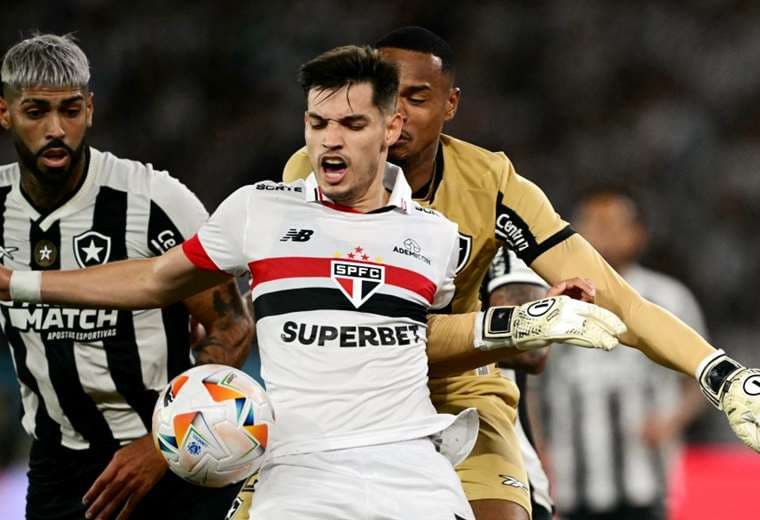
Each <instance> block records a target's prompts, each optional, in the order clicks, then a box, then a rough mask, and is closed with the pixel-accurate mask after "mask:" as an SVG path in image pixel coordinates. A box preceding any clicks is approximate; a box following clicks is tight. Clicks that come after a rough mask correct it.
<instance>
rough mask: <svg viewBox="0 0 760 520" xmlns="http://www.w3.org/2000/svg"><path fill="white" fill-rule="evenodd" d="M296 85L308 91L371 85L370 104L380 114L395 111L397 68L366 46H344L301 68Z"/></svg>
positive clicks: (321, 55)
mask: <svg viewBox="0 0 760 520" xmlns="http://www.w3.org/2000/svg"><path fill="white" fill-rule="evenodd" d="M298 83H300V85H301V87H302V88H303V91H304V93H305V94H306V95H307V96H308V95H309V91H310V90H311V89H319V90H339V89H341V88H343V87H346V86H351V85H356V84H359V83H369V84H370V85H372V102H373V103H374V104H375V106H376V107H377V108H379V109H380V111H381V112H383V113H388V112H393V111H394V110H395V109H396V98H397V96H398V84H399V79H398V69H397V68H396V66H395V65H394V64H392V63H390V62H389V61H387V60H384V59H383V58H382V57H381V56H380V53H379V52H377V50H376V49H373V48H371V47H369V46H362V47H360V46H356V45H346V46H344V47H337V48H335V49H332V50H329V51H327V52H325V53H323V54H320V55H319V56H317V57H316V58H314V59H312V60H309V61H308V62H306V63H304V64H303V65H301V69H300V70H299V71H298Z"/></svg>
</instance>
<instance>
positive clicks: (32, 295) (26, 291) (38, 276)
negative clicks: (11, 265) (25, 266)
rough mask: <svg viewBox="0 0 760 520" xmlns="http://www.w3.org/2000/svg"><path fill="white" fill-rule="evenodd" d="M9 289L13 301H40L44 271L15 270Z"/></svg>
mask: <svg viewBox="0 0 760 520" xmlns="http://www.w3.org/2000/svg"><path fill="white" fill-rule="evenodd" d="M8 289H9V292H10V293H11V300H13V301H17V302H29V303H40V302H41V301H42V294H41V293H42V271H13V272H12V273H11V281H10V284H9V288H8Z"/></svg>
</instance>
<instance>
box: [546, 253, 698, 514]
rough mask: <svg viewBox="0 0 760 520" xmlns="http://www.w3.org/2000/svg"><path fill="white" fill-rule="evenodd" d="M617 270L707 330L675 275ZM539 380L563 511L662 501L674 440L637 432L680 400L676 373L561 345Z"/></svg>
mask: <svg viewBox="0 0 760 520" xmlns="http://www.w3.org/2000/svg"><path fill="white" fill-rule="evenodd" d="M620 274H621V275H622V276H623V278H625V280H626V281H627V282H628V283H630V284H631V286H632V287H633V288H634V289H636V291H637V292H639V293H640V294H641V295H642V296H643V297H644V298H646V299H647V300H650V301H652V302H654V303H656V304H658V305H660V306H662V307H663V308H665V309H668V310H669V311H671V312H672V313H673V314H674V315H676V316H678V317H679V318H680V319H682V320H683V321H684V322H685V323H687V324H688V325H689V326H691V327H693V328H694V330H696V331H697V332H699V334H701V335H705V333H706V330H705V324H704V320H703V318H702V312H701V311H700V308H699V305H698V303H697V301H696V300H695V299H694V296H692V294H691V292H690V291H689V290H688V289H687V288H686V287H685V286H684V285H683V284H681V283H680V282H679V281H677V280H675V279H673V278H671V277H669V276H666V275H663V274H661V273H657V272H655V271H652V270H650V269H646V268H644V267H642V266H640V265H632V266H630V267H628V268H627V269H625V270H621V272H620ZM581 351H583V352H581ZM541 380H542V381H543V387H544V388H543V390H544V392H545V395H544V398H543V399H542V402H543V403H544V406H545V408H546V415H547V421H546V428H545V430H546V433H547V434H548V439H547V440H548V441H549V446H550V449H551V453H552V461H553V463H554V464H553V466H554V473H555V479H554V483H555V486H554V492H555V498H556V500H557V505H558V509H559V510H560V512H561V513H565V512H572V511H576V510H578V509H585V510H590V511H593V512H595V513H604V512H607V511H610V510H612V509H614V508H617V507H620V506H623V505H625V506H638V507H643V506H650V505H653V504H656V503H657V502H658V501H660V500H662V498H663V496H664V493H665V491H666V489H667V479H666V476H667V469H668V466H669V465H670V463H671V462H672V460H673V458H672V456H673V455H674V454H675V453H676V452H675V450H676V449H677V448H678V446H677V443H674V442H666V443H663V444H662V445H660V446H659V447H652V446H651V445H650V444H648V443H647V442H646V441H645V439H644V437H643V436H642V431H643V429H644V426H645V424H646V422H647V421H648V420H649V419H651V418H652V417H655V416H659V417H667V416H672V415H673V414H674V413H676V411H677V410H678V408H679V406H681V403H682V399H683V397H682V386H681V385H682V376H681V375H680V374H678V373H677V372H675V371H672V370H668V369H667V368H663V367H660V366H656V365H654V364H652V362H651V361H650V360H649V359H647V358H646V357H645V356H644V355H643V354H642V353H641V352H639V351H638V350H636V349H632V348H626V347H623V346H619V347H618V348H616V349H614V350H612V351H611V352H603V351H596V350H593V349H578V348H558V349H554V351H553V352H552V354H551V357H550V360H549V363H548V364H547V367H546V372H545V373H544V375H543V376H542V378H541Z"/></svg>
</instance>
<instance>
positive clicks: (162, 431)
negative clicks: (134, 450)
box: [153, 365, 274, 487]
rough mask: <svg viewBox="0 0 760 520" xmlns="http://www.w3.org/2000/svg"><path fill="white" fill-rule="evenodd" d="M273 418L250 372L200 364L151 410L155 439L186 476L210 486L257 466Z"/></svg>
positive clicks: (168, 388)
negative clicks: (248, 373)
mask: <svg viewBox="0 0 760 520" xmlns="http://www.w3.org/2000/svg"><path fill="white" fill-rule="evenodd" d="M273 422H274V414H273V411H272V405H271V403H270V402H269V399H268V398H267V395H266V392H265V391H264V389H263V388H261V386H259V384H258V383H257V382H256V381H254V380H253V378H251V377H250V376H249V375H247V374H245V373H244V372H241V371H240V370H238V369H236V368H233V367H229V366H224V365H200V366H197V367H193V368H191V369H190V370H187V371H186V372H183V373H182V374H180V375H178V376H177V377H175V378H174V379H173V380H172V381H171V382H170V383H169V384H168V385H167V386H166V388H165V389H164V391H163V392H162V393H161V394H160V395H159V398H158V401H157V402H156V407H155V409H154V410H153V441H154V442H155V444H156V448H158V450H159V451H160V452H161V454H162V455H163V456H164V458H165V459H166V461H167V462H168V463H169V469H171V470H172V471H173V472H174V473H176V474H177V475H179V476H180V477H182V478H183V479H185V480H187V481H189V482H192V483H193V484H198V485H201V486H207V487H223V486H226V485H228V484H232V483H234V482H239V481H241V480H243V479H244V478H247V477H249V476H250V475H252V474H253V473H254V472H255V471H256V470H258V469H259V466H260V465H261V461H262V458H263V455H264V451H265V450H266V446H267V435H268V433H269V426H270V425H271V424H272V423H273Z"/></svg>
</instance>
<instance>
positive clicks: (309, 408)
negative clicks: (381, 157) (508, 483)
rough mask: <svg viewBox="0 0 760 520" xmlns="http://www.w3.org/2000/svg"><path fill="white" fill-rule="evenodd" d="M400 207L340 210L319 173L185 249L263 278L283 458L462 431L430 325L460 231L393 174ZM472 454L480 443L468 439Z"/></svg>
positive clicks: (265, 334)
mask: <svg viewBox="0 0 760 520" xmlns="http://www.w3.org/2000/svg"><path fill="white" fill-rule="evenodd" d="M384 182H385V186H386V189H388V190H389V191H390V192H391V193H390V198H389V201H388V205H387V206H386V207H384V208H382V209H380V210H377V211H374V212H371V213H358V212H355V211H353V210H351V209H350V208H346V207H342V206H340V205H337V204H335V203H333V202H331V201H330V200H329V199H327V198H326V197H325V196H324V195H323V194H322V192H321V191H320V189H319V187H318V185H317V182H316V178H315V177H314V175H313V174H312V175H311V176H310V177H308V178H307V179H305V180H299V181H297V182H294V183H292V184H281V183H274V182H269V181H265V182H261V183H258V184H255V185H252V186H247V187H244V188H241V189H239V190H238V191H236V192H235V193H233V194H232V195H231V196H230V197H229V198H227V199H226V200H225V201H224V202H222V204H221V205H220V206H219V208H218V209H217V210H216V212H215V213H214V214H213V215H212V216H211V218H210V220H209V221H208V222H207V223H206V224H205V225H204V226H203V227H202V228H201V230H200V231H199V232H198V234H197V235H196V236H195V237H193V238H192V239H190V240H188V241H187V242H185V244H184V246H183V248H184V251H185V253H186V254H187V256H188V258H189V259H190V260H191V261H192V262H193V263H194V264H195V265H196V266H197V267H200V268H203V269H210V270H220V271H224V272H227V273H230V274H233V275H239V274H242V273H244V272H245V271H246V270H250V272H251V275H252V282H251V285H252V297H253V302H254V308H255V314H256V321H257V322H256V330H257V335H258V342H259V349H260V353H261V368H262V370H261V375H262V378H263V379H264V381H265V382H266V386H267V391H268V394H269V396H270V398H271V400H272V402H273V406H274V411H275V415H276V425H275V428H274V429H273V431H272V435H271V444H270V447H269V453H270V456H280V455H287V454H293V453H308V452H313V451H325V450H333V449H341V448H348V447H357V446H367V445H373V444H381V443H389V442H396V441H401V440H407V439H413V438H418V437H425V436H429V435H433V434H435V433H437V432H440V431H442V430H444V429H446V428H447V427H449V426H450V425H451V424H452V423H453V422H454V420H455V416H452V415H447V414H439V413H437V412H436V410H435V408H434V407H433V405H432V403H431V401H430V396H429V391H428V387H427V371H428V360H427V355H426V315H427V313H428V311H429V310H430V309H439V308H443V307H445V306H446V305H448V304H449V302H450V301H451V299H452V296H453V294H454V283H453V279H454V273H455V267H456V263H457V260H458V234H457V226H456V224H454V223H453V222H451V221H449V220H447V219H446V218H445V217H443V216H442V215H441V214H439V213H438V212H436V211H434V210H431V209H427V208H422V207H421V206H419V205H418V204H417V203H415V202H414V201H413V200H412V194H411V189H410V188H409V185H408V184H407V182H406V179H405V178H404V175H403V172H402V171H401V170H400V169H399V168H398V167H396V166H393V165H390V164H389V165H388V166H387V167H386V171H385V178H384ZM464 442H467V440H465V441H464Z"/></svg>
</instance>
